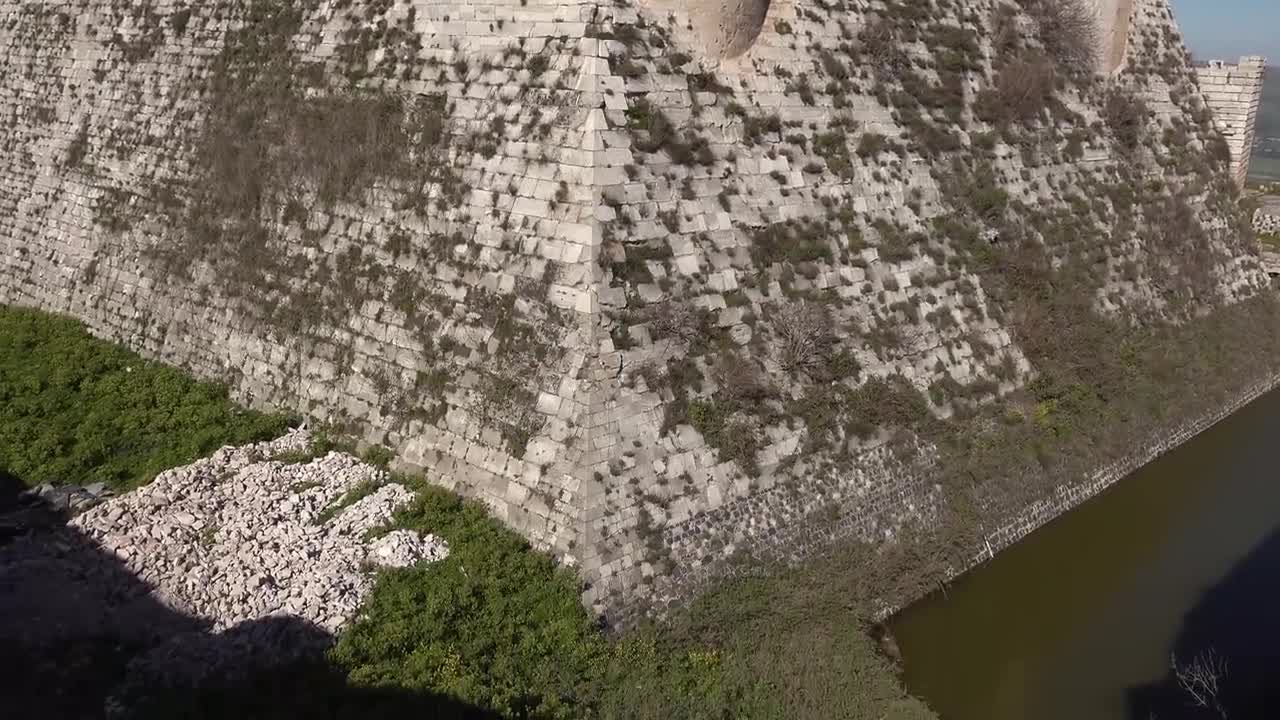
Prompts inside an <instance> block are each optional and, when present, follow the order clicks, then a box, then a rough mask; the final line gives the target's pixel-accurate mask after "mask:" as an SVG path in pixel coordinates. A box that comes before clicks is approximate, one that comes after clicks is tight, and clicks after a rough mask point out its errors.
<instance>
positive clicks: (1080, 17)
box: [1020, 0, 1101, 75]
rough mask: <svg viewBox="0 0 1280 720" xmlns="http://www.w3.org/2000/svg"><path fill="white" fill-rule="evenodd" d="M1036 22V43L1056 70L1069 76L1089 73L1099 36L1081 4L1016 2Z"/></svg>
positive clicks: (1068, 0)
mask: <svg viewBox="0 0 1280 720" xmlns="http://www.w3.org/2000/svg"><path fill="white" fill-rule="evenodd" d="M1020 2H1021V3H1022V6H1023V8H1024V9H1025V10H1026V11H1027V14H1029V15H1030V16H1031V17H1032V18H1033V19H1034V20H1035V22H1036V28H1037V29H1038V30H1039V35H1040V42H1041V43H1042V44H1043V45H1044V49H1045V52H1047V53H1048V54H1049V56H1050V57H1051V58H1053V60H1054V62H1055V63H1057V65H1058V68H1059V69H1060V70H1062V71H1063V72H1066V73H1068V74H1072V75H1084V74H1087V73H1092V72H1093V71H1094V69H1095V67H1096V64H1097V58H1098V54H1097V52H1098V44H1099V42H1100V36H1101V34H1100V32H1099V28H1098V22H1097V19H1096V18H1095V17H1094V15H1093V11H1092V10H1090V9H1089V8H1088V7H1087V6H1086V5H1085V3H1084V1H1083V0H1020Z"/></svg>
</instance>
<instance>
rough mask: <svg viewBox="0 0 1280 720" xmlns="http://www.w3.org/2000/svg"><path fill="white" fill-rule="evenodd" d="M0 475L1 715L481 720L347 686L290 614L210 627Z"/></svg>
mask: <svg viewBox="0 0 1280 720" xmlns="http://www.w3.org/2000/svg"><path fill="white" fill-rule="evenodd" d="M23 489H24V487H23V484H22V483H21V482H19V481H18V479H17V478H15V477H13V476H12V475H9V474H7V473H5V472H4V471H3V470H0V648H3V650H0V708H2V711H0V715H2V716H3V717H5V718H11V719H12V720H25V719H26V718H40V719H41V720H45V719H55V718H68V719H70V718H100V717H127V718H139V717H142V718H148V717H155V718H166V719H169V718H236V719H237V720H243V719H246V718H403V717H418V718H490V717H495V716H494V715H492V714H491V713H486V712H483V711H481V710H479V709H477V708H474V707H470V706H467V705H464V704H461V703H459V702H456V701H454V700H451V699H449V698H445V697H440V696H432V695H423V694H418V693H408V692H403V691H398V690H394V689H368V688H356V687H351V686H349V685H348V684H347V683H346V679H345V677H344V675H343V674H342V673H341V672H339V671H337V670H336V669H334V668H332V667H329V666H327V665H326V663H325V662H324V655H323V653H324V649H325V648H326V647H328V645H329V644H330V643H331V642H332V637H331V636H330V635H329V634H328V633H326V632H325V631H324V630H322V629H320V628H318V627H316V626H314V625H312V624H310V623H308V622H305V621H303V620H300V619H298V618H293V617H276V618H268V619H263V620H256V621H250V622H245V623H241V624H240V625H237V626H236V627H233V628H231V629H229V630H227V631H225V632H222V633H216V634H215V633H213V632H211V631H210V628H209V624H208V623H207V622H206V621H203V620H200V619H198V618H194V617H191V616H188V615H184V614H182V613H179V612H176V611H174V610H173V609H171V608H168V607H166V606H165V605H163V604H162V603H160V602H158V601H157V600H156V599H155V598H153V597H152V596H151V595H150V593H149V592H148V590H149V588H148V586H147V584H146V583H145V582H143V581H142V580H140V579H139V578H137V577H136V576H134V575H133V574H132V573H131V572H130V571H129V570H128V568H127V567H125V566H124V565H123V564H122V563H120V561H119V560H117V559H116V557H115V556H114V555H112V554H110V553H107V552H104V551H102V550H100V549H99V548H98V546H97V545H96V544H95V543H93V542H92V541H90V540H88V539H87V538H85V537H84V536H83V535H82V534H80V533H79V532H77V531H76V530H75V529H74V528H70V527H67V525H66V517H65V516H63V515H62V514H60V513H58V512H56V511H54V510H53V509H52V508H51V507H49V506H48V505H47V504H44V503H43V501H39V500H35V499H33V498H31V497H29V496H24V495H22V491H23Z"/></svg>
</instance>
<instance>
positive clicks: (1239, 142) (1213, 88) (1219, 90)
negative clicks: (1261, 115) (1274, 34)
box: [1195, 56, 1267, 187]
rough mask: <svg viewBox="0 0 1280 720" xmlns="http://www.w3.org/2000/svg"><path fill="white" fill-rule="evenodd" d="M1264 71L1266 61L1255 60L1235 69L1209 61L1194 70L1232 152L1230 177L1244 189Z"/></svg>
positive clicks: (1242, 61) (1251, 58)
mask: <svg viewBox="0 0 1280 720" xmlns="http://www.w3.org/2000/svg"><path fill="white" fill-rule="evenodd" d="M1266 69H1267V61H1266V59H1265V58H1262V57H1258V56H1249V57H1242V58H1240V62H1238V63H1236V64H1235V65H1231V64H1228V63H1225V62H1223V61H1221V60H1210V61H1208V62H1207V63H1204V64H1200V65H1196V68H1195V70H1196V78H1197V79H1198V80H1199V82H1200V91H1201V92H1203V93H1204V97H1205V100H1207V101H1208V103H1209V107H1210V108H1211V109H1212V110H1213V119H1214V122H1215V123H1216V124H1217V126H1218V129H1219V130H1220V131H1222V136H1223V137H1224V138H1226V141H1227V147H1228V148H1229V149H1230V150H1231V174H1232V177H1234V178H1235V181H1236V184H1237V185H1239V186H1240V187H1244V184H1245V180H1246V179H1247V178H1248V177H1249V158H1250V157H1251V155H1252V153H1253V137H1254V129H1255V128H1257V126H1258V107H1259V105H1260V104H1261V103H1262V82H1263V79H1264V77H1265V76H1266Z"/></svg>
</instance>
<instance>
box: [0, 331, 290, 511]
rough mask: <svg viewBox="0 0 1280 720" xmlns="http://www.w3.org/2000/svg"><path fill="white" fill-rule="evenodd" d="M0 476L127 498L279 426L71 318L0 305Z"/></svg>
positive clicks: (219, 390) (281, 421) (276, 419)
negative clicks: (99, 488) (100, 487)
mask: <svg viewBox="0 0 1280 720" xmlns="http://www.w3.org/2000/svg"><path fill="white" fill-rule="evenodd" d="M0 408H2V410H0V470H3V471H5V472H8V473H11V474H13V475H15V476H17V477H18V478H20V479H22V480H23V481H25V482H27V483H29V484H31V485H35V484H39V483H45V482H52V483H62V482H68V483H78V484H86V483H92V482H105V483H107V484H109V485H110V486H111V487H113V488H115V489H118V490H119V489H126V488H131V487H135V486H137V485H141V484H144V483H146V482H148V481H150V480H151V479H152V478H153V477H155V476H156V474H157V473H159V472H161V471H163V470H166V469H168V468H171V467H175V466H178V465H183V464H186V463H189V462H191V461H192V460H194V459H196V458H198V457H201V456H203V455H206V454H208V453H210V452H212V451H213V450H215V449H217V448H219V447H221V446H223V445H229V444H243V443H248V442H253V441H257V440H264V439H267V438H271V437H274V436H277V435H279V434H281V433H282V432H284V430H285V429H286V428H287V422H286V419H285V418H284V417H282V416H278V415H263V414H260V413H255V412H249V411H246V410H242V409H240V408H238V407H236V406H235V405H234V404H233V403H231V402H230V401H229V400H228V399H227V392H226V389H225V388H223V387H220V386H218V385H214V384H211V383H204V382H197V381H195V380H192V379H191V378H189V377H187V376H186V375H184V374H183V373H181V372H180V371H178V370H176V369H173V368H168V367H164V366H161V365H159V364H156V363H151V362H147V361H145V360H143V359H142V358H140V357H138V356H137V355H136V354H134V353H132V352H130V351H128V350H126V349H125V348H123V347H120V346H118V345H113V344H111V343H108V342H104V341H102V340H97V339H95V338H93V337H91V336H90V335H89V334H88V332H86V331H85V329H84V327H83V326H82V325H81V324H80V323H78V322H76V321H74V320H71V319H68V318H64V317H59V316H55V315H49V314H46V313H42V312H38V311H35V310H28V309H23V308H16V307H4V306H0Z"/></svg>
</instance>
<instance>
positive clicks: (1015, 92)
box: [980, 52, 1057, 123]
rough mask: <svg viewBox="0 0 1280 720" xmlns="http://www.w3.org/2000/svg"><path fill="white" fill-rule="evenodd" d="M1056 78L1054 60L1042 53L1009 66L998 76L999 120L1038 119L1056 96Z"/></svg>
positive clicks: (1025, 120) (1026, 121)
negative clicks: (1054, 92) (1054, 94)
mask: <svg viewBox="0 0 1280 720" xmlns="http://www.w3.org/2000/svg"><path fill="white" fill-rule="evenodd" d="M1056 77H1057V74H1056V73H1055V71H1054V64H1053V61H1051V60H1050V59H1049V58H1048V57H1047V56H1045V55H1043V54H1041V53H1038V52H1029V53H1026V54H1025V55H1023V56H1021V57H1019V58H1018V59H1016V60H1013V61H1012V62H1010V63H1009V64H1008V65H1005V66H1004V68H1003V69H1001V70H1000V75H999V77H997V78H996V92H997V98H998V100H997V103H996V105H995V108H996V113H997V118H996V119H997V121H999V122H1020V123H1028V122H1031V121H1033V120H1035V119H1036V118H1038V117H1039V116H1040V115H1041V114H1042V113H1043V112H1044V109H1045V108H1046V107H1048V105H1049V100H1050V99H1052V98H1053V91H1054V85H1055V82H1056ZM980 114H981V113H980ZM984 119H987V118H984Z"/></svg>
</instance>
